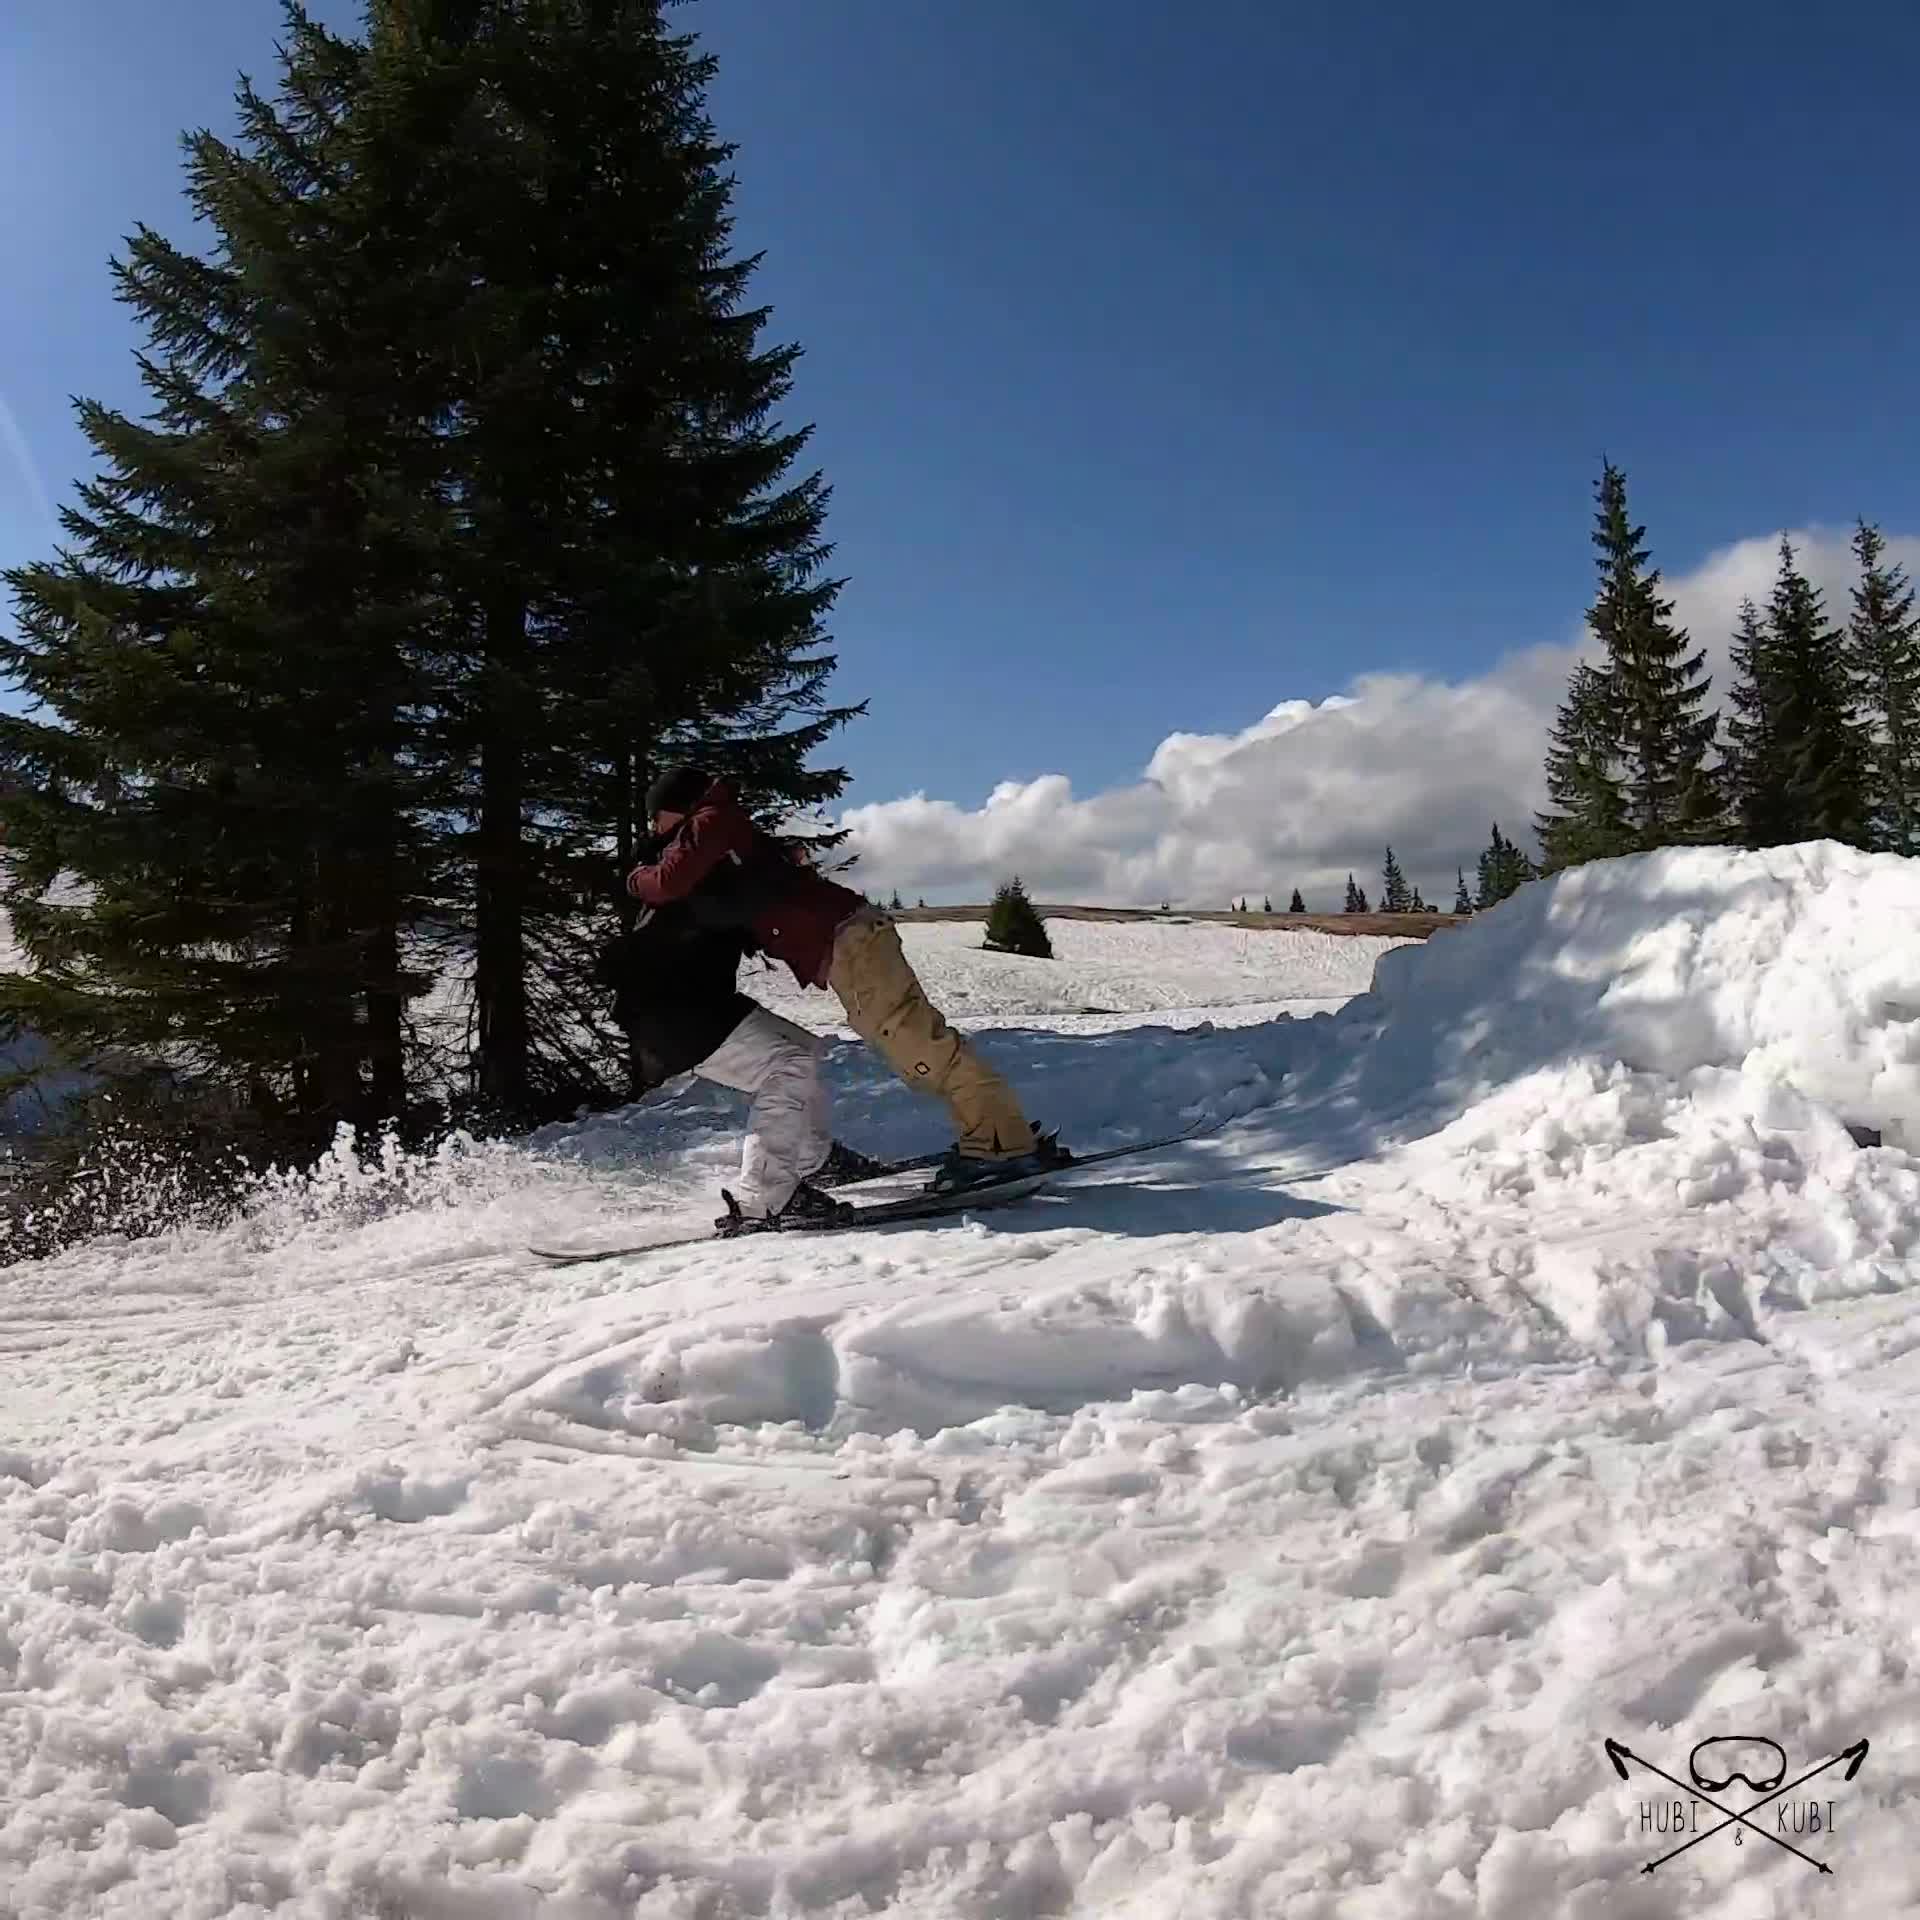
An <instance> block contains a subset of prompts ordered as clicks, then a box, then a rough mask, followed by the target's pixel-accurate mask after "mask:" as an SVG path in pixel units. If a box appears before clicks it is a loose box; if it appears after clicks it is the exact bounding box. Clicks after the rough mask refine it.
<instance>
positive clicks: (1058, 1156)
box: [927, 1125, 1073, 1194]
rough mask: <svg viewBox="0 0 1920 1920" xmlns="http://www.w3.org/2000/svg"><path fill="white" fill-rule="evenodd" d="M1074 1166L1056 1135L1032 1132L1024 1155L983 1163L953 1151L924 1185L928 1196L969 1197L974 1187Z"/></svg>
mask: <svg viewBox="0 0 1920 1920" xmlns="http://www.w3.org/2000/svg"><path fill="white" fill-rule="evenodd" d="M1072 1164H1073V1155H1072V1154H1071V1153H1070V1152H1068V1150H1067V1149H1066V1148H1065V1147H1063V1146H1062V1145H1061V1144H1060V1136H1059V1135H1058V1134H1057V1133H1042V1132H1041V1131H1040V1129H1039V1127H1038V1126H1037V1125H1036V1126H1035V1128H1034V1129H1033V1145H1032V1146H1031V1147H1029V1148H1028V1149H1027V1151H1026V1152H1025V1153H1012V1154H1003V1155H1001V1156H999V1157H998V1158H996V1159H992V1160H987V1159H982V1158H981V1157H980V1156H978V1155H976V1154H965V1153H962V1152H961V1151H960V1149H959V1148H958V1147H955V1148H953V1149H952V1150H951V1151H950V1152H949V1153H948V1154H947V1156H946V1157H945V1159H943V1160H942V1161H941V1162H940V1164H939V1166H938V1167H937V1168H936V1169H935V1171H934V1176H933V1178H932V1180H930V1181H929V1182H928V1183H927V1191H928V1192H929V1193H942V1194H945V1193H970V1192H972V1190H973V1189H974V1188H975V1187H995V1186H999V1185H1000V1184H1001V1182H1003V1181H1006V1180H1030V1179H1032V1177H1033V1176H1034V1175H1035V1174H1036V1173H1053V1172H1055V1171H1056V1170H1058V1169H1059V1168H1061V1167H1068V1166H1071V1165H1072Z"/></svg>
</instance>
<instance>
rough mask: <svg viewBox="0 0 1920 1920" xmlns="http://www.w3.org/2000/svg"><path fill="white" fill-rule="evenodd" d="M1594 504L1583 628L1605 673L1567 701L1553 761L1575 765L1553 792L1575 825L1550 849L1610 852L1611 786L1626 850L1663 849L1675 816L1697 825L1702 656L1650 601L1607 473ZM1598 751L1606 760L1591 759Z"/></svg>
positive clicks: (1659, 604) (1648, 581) (1712, 723)
mask: <svg viewBox="0 0 1920 1920" xmlns="http://www.w3.org/2000/svg"><path fill="white" fill-rule="evenodd" d="M1595 493H1596V497H1597V499H1598V503H1599V505H1598V510H1597V511H1596V513H1595V516H1594V518H1595V521H1596V527H1595V531H1594V535H1593V544H1594V546H1595V547H1596V548H1597V549H1598V550H1599V562H1598V565H1599V569H1600V590H1599V592H1598V594H1597V595H1596V596H1595V599H1594V602H1593V605H1592V606H1591V607H1590V608H1589V609H1588V612H1587V625H1588V627H1589V628H1590V629H1591V631H1592V632H1593V634H1594V637H1595V638H1596V639H1597V640H1598V641H1599V642H1600V643H1601V645H1602V646H1603V647H1604V648H1605V663H1604V665H1603V666H1601V667H1599V668H1597V669H1590V670H1588V671H1589V672H1590V673H1591V674H1592V675H1593V676H1594V679H1590V680H1589V681H1588V682H1587V684H1586V685H1585V686H1584V687H1581V686H1579V685H1576V689H1575V690H1573V691H1572V692H1571V693H1570V696H1569V708H1570V709H1571V710H1572V711H1571V713H1570V714H1569V713H1568V710H1567V709H1563V715H1564V716H1566V717H1567V718H1568V719H1569V723H1570V724H1569V730H1568V732H1567V735H1566V737H1565V738H1563V737H1562V735H1561V734H1560V733H1559V732H1558V731H1557V732H1556V737H1555V745H1556V750H1564V751H1569V752H1571V753H1572V754H1573V755H1574V756H1575V757H1574V760H1573V762H1572V765H1571V766H1563V768H1562V774H1563V783H1564V782H1567V781H1570V782H1571V785H1570V786H1567V785H1563V791H1565V792H1566V794H1567V799H1568V800H1571V801H1572V802H1573V803H1574V807H1575V810H1574V811H1573V813H1572V816H1571V817H1572V818H1573V819H1575V820H1577V821H1578V822H1579V826H1578V828H1577V829H1574V830H1573V831H1572V833H1571V836H1569V835H1568V834H1565V833H1563V834H1562V835H1561V836H1560V840H1561V844H1562V845H1563V846H1564V845H1565V843H1566V841H1567V839H1568V838H1569V837H1571V838H1573V839H1574V840H1576V841H1579V842H1582V843H1585V844H1597V845H1606V844H1608V843H1609V842H1610V841H1611V840H1612V838H1613V837H1614V834H1615V831H1616V828H1617V826H1618V825H1619V824H1621V823H1619V822H1617V821H1616V820H1615V818H1614V817H1613V810H1612V805H1611V801H1610V799H1609V796H1608V784H1609V782H1610V781H1611V780H1612V779H1613V778H1614V777H1615V776H1616V774H1617V779H1618V782H1619V784H1618V789H1617V792H1618V795H1619V798H1620V801H1621V803H1622V805H1623V807H1624V816H1625V817H1624V824H1625V825H1626V827H1627V828H1628V829H1629V830H1630V832H1631V835H1632V841H1631V844H1632V845H1633V846H1635V847H1639V848H1642V849H1645V848H1652V847H1665V846H1672V845H1675V844H1676V843H1678V842H1679V841H1681V840H1682V839H1684V838H1685V837H1686V833H1685V831H1684V828H1683V820H1682V816H1683V812H1685V811H1687V810H1688V809H1689V808H1691V810H1692V811H1693V812H1695V813H1696V814H1697V813H1698V812H1699V811H1700V810H1701V808H1702V807H1703V806H1704V805H1705V804H1706V797H1705V794H1704V792H1703V786H1704V783H1707V782H1709V781H1710V780H1711V773H1710V771H1709V769H1708V766H1707V758H1708V754H1709V752H1710V750H1711V747H1712V743H1713V737H1714V733H1715V731H1716V729H1717V726H1718V720H1717V717H1716V716H1715V715H1713V714H1711V713H1705V714H1703V713H1702V712H1701V711H1700V708H1701V704H1702V702H1704V700H1705V699H1706V696H1707V691H1708V686H1709V682H1708V679H1707V676H1706V674H1705V672H1704V671H1703V668H1704V663H1705V660H1706V655H1705V653H1704V651H1700V650H1695V651H1692V652H1689V651H1688V649H1689V646H1690V642H1689V640H1688V637H1687V634H1686V631H1685V629H1684V628H1676V627H1675V626H1674V625H1673V624H1672V620H1671V615H1672V613H1673V602H1672V601H1671V600H1666V599H1662V598H1661V597H1660V594H1659V593H1658V591H1657V589H1658V587H1659V584H1660V570H1659V569H1658V568H1657V567H1649V566H1648V565H1647V559H1648V550H1647V548H1646V546H1645V545H1644V544H1643V539H1644V536H1645V533H1646V529H1645V528H1644V527H1640V526H1635V525H1633V524H1632V522H1631V521H1630V520H1629V518H1628V516H1627V482H1626V476H1625V474H1623V473H1622V472H1621V471H1620V469H1619V468H1617V467H1616V466H1614V465H1613V463H1612V462H1611V461H1607V462H1604V463H1603V465H1602V470H1601V476H1600V480H1599V483H1598V485H1597V487H1596V489H1595ZM1595 679H1597V681H1598V684H1597V685H1596V684H1595V683H1594V680H1595ZM1578 681H1579V675H1578V674H1576V682H1578ZM1602 725H1604V729H1605V731H1604V734H1601V733H1600V727H1601V726H1602ZM1603 744H1604V745H1605V746H1608V747H1611V748H1612V750H1613V751H1612V752H1611V753H1610V754H1608V753H1605V752H1603V751H1601V748H1602V745H1603ZM1690 790H1691V791H1692V794H1693V797H1692V799H1691V801H1689V797H1688V796H1689V792H1690ZM1556 804H1557V805H1560V806H1562V808H1563V810H1565V808H1566V805H1567V802H1566V801H1563V800H1560V799H1558V798H1556ZM1615 850H1617V851H1624V850H1625V849H1624V848H1621V849H1615ZM1583 857H1585V858H1588V859H1591V858H1593V857H1595V856H1594V855H1593V854H1592V853H1587V854H1585V855H1584V856H1583Z"/></svg>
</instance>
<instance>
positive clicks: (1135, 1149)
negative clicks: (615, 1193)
mask: <svg viewBox="0 0 1920 1920" xmlns="http://www.w3.org/2000/svg"><path fill="white" fill-rule="evenodd" d="M1206 1131H1208V1127H1207V1123H1206V1122H1205V1121H1201V1122H1199V1123H1198V1124H1196V1125H1194V1126H1191V1127H1186V1128H1183V1129H1182V1130H1181V1131H1180V1132H1178V1133H1169V1134H1164V1135H1162V1136H1161V1137H1160V1138H1158V1139H1155V1140H1135V1141H1133V1142H1131V1143H1130V1144H1129V1145H1127V1146H1124V1147H1105V1148H1102V1149H1101V1150H1100V1151H1099V1152H1097V1153H1080V1154H1075V1155H1074V1157H1073V1158H1072V1159H1071V1160H1067V1161H1063V1162H1062V1163H1061V1164H1060V1165H1059V1166H1057V1167H1048V1168H1047V1169H1046V1170H1045V1171H1044V1172H1041V1173H1034V1174H1027V1175H1025V1176H1023V1177H1022V1178H1020V1179H1018V1180H995V1181H989V1182H987V1183H985V1184H983V1185H981V1186H977V1187H968V1188H966V1189H965V1190H964V1191H962V1192H959V1193H929V1192H927V1191H925V1190H922V1191H921V1192H919V1193H915V1194H910V1195H908V1196H907V1197H906V1198H905V1199H902V1200H878V1201H871V1202H869V1203H868V1204H867V1205H865V1206H859V1205H856V1206H855V1207H854V1210H853V1217H852V1218H851V1219H821V1220H804V1221H796V1222H795V1223H794V1224H793V1225H792V1226H790V1227H775V1228H770V1229H768V1230H767V1231H766V1232H765V1233H756V1234H720V1233H715V1232H713V1231H712V1230H711V1229H708V1230H706V1231H705V1232H700V1233H685V1234H671V1235H668V1236H666V1237H665V1238H662V1239H658V1240H643V1241H635V1242H633V1243H632V1244H630V1245H627V1246H619V1247H529V1248H528V1249H527V1251H528V1252H529V1253H531V1254H532V1255H533V1256H534V1257H535V1258H536V1259H538V1260H544V1261H546V1262H547V1263H548V1265H550V1266H578V1265H582V1264H585V1263H586V1262H589V1261H594V1260H623V1259H626V1258H628V1257H630V1256H633V1255H637V1254H642V1253H663V1252H665V1251H667V1250H668V1249H669V1248H673V1247H688V1246H699V1245H705V1244H706V1243H708V1242H710V1241H721V1240H760V1239H769V1238H775V1237H780V1236H785V1235H789V1234H808V1233H859V1232H861V1231H862V1230H864V1229H865V1228H868V1227H884V1226H892V1225H895V1224H896V1223H899V1224H904V1223H907V1222H911V1221H915V1220H938V1219H941V1218H943V1217H945V1216H946V1215H949V1214H954V1213H967V1212H975V1213H978V1212H984V1211H986V1210H987V1209H989V1208H993V1207H1003V1206H1011V1205H1012V1204H1013V1203H1014V1202H1015V1201H1017V1200H1025V1199H1028V1198H1030V1197H1031V1196H1032V1195H1034V1194H1036V1193H1038V1192H1040V1190H1041V1189H1042V1188H1043V1187H1049V1186H1052V1185H1054V1184H1056V1183H1058V1182H1063V1181H1071V1180H1072V1178H1073V1177H1074V1175H1075V1174H1077V1173H1082V1172H1084V1171H1085V1170H1086V1169H1087V1168H1089V1167H1098V1166H1104V1165H1106V1164H1107V1163H1108V1162H1109V1161H1113V1160H1124V1159H1126V1158H1128V1157H1129V1156H1130V1155H1133V1154H1139V1153H1153V1152H1155V1151H1157V1150H1158V1149H1159V1148H1162V1147H1175V1146H1179V1145H1180V1144H1181V1143H1182V1142H1183V1141H1186V1140H1192V1139H1195V1138H1197V1137H1198V1136H1199V1135H1200V1134H1202V1133H1204V1132H1206ZM945 1158H946V1155H945V1153H944V1152H942V1153H937V1154H931V1155H929V1156H927V1159H926V1164H928V1165H934V1164H937V1163H938V1162H939V1161H941V1160H944V1159H945ZM911 1170H912V1163H900V1164H898V1165H896V1166H895V1167H893V1168H890V1169H889V1171H890V1172H904V1171H911ZM867 1177H868V1178H869V1179H878V1178H880V1177H882V1176H879V1175H868V1176H867Z"/></svg>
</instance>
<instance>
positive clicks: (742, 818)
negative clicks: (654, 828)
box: [627, 806, 753, 907]
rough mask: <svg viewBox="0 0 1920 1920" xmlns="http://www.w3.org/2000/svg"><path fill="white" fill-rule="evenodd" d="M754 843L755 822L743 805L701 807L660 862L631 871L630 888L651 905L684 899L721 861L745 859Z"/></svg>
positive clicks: (660, 904)
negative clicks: (729, 858)
mask: <svg viewBox="0 0 1920 1920" xmlns="http://www.w3.org/2000/svg"><path fill="white" fill-rule="evenodd" d="M752 844H753V822H752V821H750V820H749V819H748V818H747V816H746V812H745V810H744V809H743V808H740V807H736V806H720V807H701V808H698V809H697V810H696V811H695V812H693V813H692V814H690V815H688V817H687V823H686V825H685V826H683V827H682V828H681V829H680V831H679V832H678V833H677V834H675V835H674V837H673V844H672V846H670V847H669V848H668V849H667V850H666V852H665V853H664V854H662V855H661V857H660V859H659V860H658V862H657V863H655V864H654V865H651V866H640V867H635V868H634V870H633V871H632V872H631V873H630V874H628V875H627V891H628V892H629V893H630V894H632V895H633V897H634V898H635V899H636V900H638V901H639V902H640V903H641V905H643V906H648V907H664V906H665V905H666V904H667V903H668V902H669V901H671V900H684V899H685V898H686V897H687V895H688V894H690V893H691V892H692V891H693V890H694V888H696V887H697V886H698V885H699V884H700V883H701V881H703V880H704V879H705V878H706V877H707V875H708V874H710V873H711V872H712V871H713V870H714V868H715V867H717V866H718V865H719V864H720V863H721V861H723V860H725V859H727V858H728V857H729V856H733V857H735V858H740V859H744V858H745V857H746V853H747V849H748V848H749V847H750V846H751V845H752Z"/></svg>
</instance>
